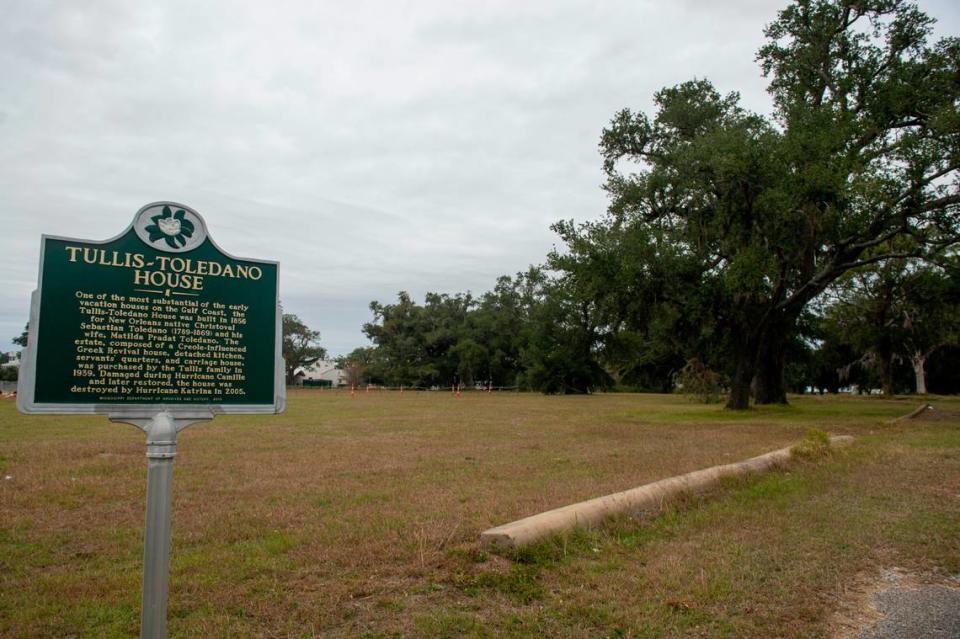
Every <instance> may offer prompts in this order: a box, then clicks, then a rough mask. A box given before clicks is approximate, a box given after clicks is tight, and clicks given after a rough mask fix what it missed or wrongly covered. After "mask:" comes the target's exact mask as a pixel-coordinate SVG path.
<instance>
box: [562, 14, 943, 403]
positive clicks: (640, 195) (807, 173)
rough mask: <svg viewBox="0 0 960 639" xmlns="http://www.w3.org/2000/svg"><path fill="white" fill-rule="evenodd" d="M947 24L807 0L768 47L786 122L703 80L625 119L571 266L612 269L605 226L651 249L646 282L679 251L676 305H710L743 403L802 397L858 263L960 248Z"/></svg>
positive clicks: (607, 152) (605, 148)
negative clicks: (807, 323)
mask: <svg viewBox="0 0 960 639" xmlns="http://www.w3.org/2000/svg"><path fill="white" fill-rule="evenodd" d="M931 25H932V20H931V19H930V18H929V17H927V16H926V15H924V14H923V13H922V12H920V11H919V10H918V9H917V8H916V6H915V5H913V4H910V3H908V2H904V1H902V0H863V1H836V0H833V1H827V0H810V1H806V0H801V1H798V2H796V3H794V4H792V5H790V6H788V7H787V8H786V9H784V10H782V11H781V12H780V13H779V15H778V18H777V19H776V20H775V21H774V22H773V23H772V24H770V25H769V26H768V27H767V29H766V36H767V38H768V43H767V44H766V45H765V46H763V47H762V48H761V49H760V51H759V53H758V61H759V63H760V65H761V67H762V69H763V72H764V74H765V75H766V76H767V77H768V78H769V79H770V85H769V91H770V94H771V96H772V98H773V105H774V110H773V114H772V116H770V117H766V116H761V115H758V114H753V113H749V112H747V111H745V110H744V109H743V108H742V107H741V106H740V105H739V98H738V96H737V95H736V94H730V95H727V96H723V95H721V94H720V93H719V92H718V91H717V90H716V89H714V87H713V86H712V85H711V84H710V83H709V82H707V81H704V80H696V81H692V82H687V83H684V84H681V85H679V86H676V87H673V88H668V89H664V90H662V91H660V92H659V93H658V94H657V95H656V97H655V102H656V105H657V112H656V114H655V115H654V116H653V117H652V118H651V117H648V116H647V115H646V114H644V113H642V112H632V111H630V110H624V111H622V112H620V113H618V114H617V115H616V116H615V117H614V119H613V121H612V123H611V124H610V126H609V127H608V128H607V129H606V130H605V131H604V132H603V137H602V140H601V150H602V153H603V155H604V160H605V163H604V167H605V170H606V173H607V176H608V179H607V183H606V189H607V190H608V191H609V194H610V197H611V204H610V208H609V215H608V218H607V219H606V220H604V221H603V222H601V223H600V224H594V225H585V226H579V227H576V226H574V225H572V224H565V225H560V227H559V230H560V232H561V236H562V237H563V238H564V239H565V240H566V241H567V244H568V246H569V247H570V248H571V251H570V253H569V255H568V256H567V258H566V263H565V264H564V263H560V264H558V266H559V267H560V268H562V269H567V273H568V275H572V276H574V277H576V276H577V274H580V275H583V274H584V273H589V272H594V273H595V272H596V268H601V267H602V268H607V269H608V270H609V269H610V265H609V264H606V263H604V262H603V261H602V260H601V261H599V262H598V261H597V260H596V259H595V258H596V256H597V255H599V254H602V253H603V250H602V249H603V247H599V248H598V247H597V246H596V245H594V244H591V238H593V237H596V236H597V235H598V228H599V227H603V228H605V229H606V230H607V231H608V232H610V233H614V234H616V233H622V234H624V237H627V236H629V237H630V238H632V239H631V241H634V242H639V243H640V244H642V245H643V246H644V247H645V249H644V251H642V252H641V253H645V254H646V255H647V256H648V260H649V262H648V264H647V265H646V267H644V265H642V264H641V265H637V264H633V265H631V267H630V269H629V271H630V272H633V273H636V274H637V277H643V276H644V275H643V274H644V273H645V272H652V271H655V270H656V262H657V261H658V259H659V257H660V255H661V254H663V255H669V258H670V260H671V261H672V262H673V263H676V264H679V265H681V268H680V270H679V271H678V272H681V273H682V274H683V275H682V279H683V281H687V282H692V283H693V286H690V287H688V289H689V290H690V294H689V295H688V296H687V299H686V301H684V300H683V299H679V300H678V299H674V298H672V299H671V300H670V302H671V304H674V305H678V307H679V308H683V307H684V305H685V304H686V305H687V306H689V308H691V309H695V314H696V316H698V317H702V318H704V326H705V327H706V329H707V330H708V332H709V333H710V335H711V336H712V338H713V339H715V341H716V345H717V349H718V350H721V351H723V352H724V353H726V354H727V356H726V358H725V361H726V362H727V366H728V371H729V373H730V376H731V394H730V399H729V402H728V407H729V408H733V409H743V408H746V407H747V406H748V403H749V397H750V390H751V385H752V386H753V389H754V392H755V399H756V401H757V402H758V403H775V402H785V401H786V393H785V387H784V378H783V370H784V353H785V347H786V345H787V344H788V343H789V340H790V339H791V337H792V336H793V334H794V332H795V331H796V327H797V321H798V319H799V318H800V317H801V315H802V313H803V311H804V309H805V307H806V306H807V305H808V303H809V302H810V301H811V300H813V299H814V298H816V297H817V296H818V295H820V294H821V293H822V292H823V291H824V289H825V288H826V287H827V286H829V285H830V284H831V283H833V282H834V281H835V280H837V278H839V277H841V276H842V275H843V274H844V273H846V272H848V271H850V270H851V269H857V268H860V267H862V266H865V265H869V264H872V263H877V262H882V261H884V260H887V259H891V258H904V257H920V258H929V257H931V256H932V255H934V254H937V253H940V252H942V251H944V250H945V249H947V248H948V247H950V246H951V245H953V244H954V243H956V242H957V240H958V227H960V213H958V211H960V209H958V207H960V185H958V167H960V115H958V103H960V41H958V39H957V38H947V39H944V40H941V41H940V42H937V43H935V44H930V43H928V38H929V35H930V32H931ZM894 240H895V241H894ZM605 241H607V242H608V244H609V238H607V240H605ZM885 247H896V248H891V249H889V250H887V249H886V248H885ZM634 253H637V252H636V251H634ZM595 267H596V268H595ZM623 272H624V271H623V267H622V265H618V266H616V268H614V269H613V270H612V271H610V279H609V281H608V285H607V287H606V288H605V289H603V290H597V291H596V295H597V298H598V300H599V302H598V304H600V305H604V304H605V302H604V301H603V300H604V298H610V297H616V296H617V293H616V289H617V288H618V287H619V286H621V285H622V284H624V282H623V281H622V280H618V278H619V277H620V276H621V275H623ZM671 281H675V278H674V279H671V278H669V277H668V278H667V280H666V284H668V285H669V284H670V282H671ZM639 288H641V289H642V288H643V287H642V286H639ZM665 290H669V286H666V287H665ZM648 292H649V291H648ZM705 305H706V306H705ZM606 306H608V307H610V308H615V307H616V306H617V304H616V303H606ZM705 309H709V311H710V312H709V313H706V312H705ZM623 310H624V312H625V313H631V312H633V313H641V312H642V313H647V314H649V311H646V310H644V311H640V310H638V309H630V308H625V309H623ZM675 315H676V314H675ZM685 315H687V314H686V313H684V312H680V313H679V317H681V318H682V317H684V316H685ZM609 319H610V327H611V328H612V329H615V328H616V327H617V326H619V325H623V324H630V322H631V321H632V320H634V319H635V318H631V317H629V316H626V317H625V316H623V315H621V316H620V317H615V316H614V315H613V314H612V315H611V317H610V318H609ZM634 323H642V322H640V321H635V322H634ZM688 330H689V327H688ZM669 332H670V331H669V327H665V328H664V330H663V331H662V333H663V334H668V333H669ZM701 337H702V336H701ZM696 341H697V336H695V335H694V336H691V339H690V343H696Z"/></svg>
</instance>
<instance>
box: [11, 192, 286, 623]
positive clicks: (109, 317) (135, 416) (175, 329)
mask: <svg viewBox="0 0 960 639" xmlns="http://www.w3.org/2000/svg"><path fill="white" fill-rule="evenodd" d="M39 282H40V283H39V286H38V288H37V290H36V291H34V293H33V297H32V301H31V309H30V328H29V334H28V346H27V348H26V349H25V351H24V354H23V364H22V366H21V370H20V379H19V382H18V386H17V408H19V409H20V411H22V412H24V413H31V414H32V413H53V414H90V413H93V414H100V415H105V416H108V417H109V418H110V420H111V421H113V422H122V423H127V424H132V425H134V426H136V427H138V428H140V429H141V430H143V431H144V432H145V433H146V436H147V504H146V522H145V530H144V550H143V599H142V601H143V610H142V614H141V628H140V637H141V638H149V639H162V638H163V637H165V636H166V624H167V595H168V572H169V564H170V510H171V496H172V485H173V459H174V456H175V455H176V451H177V433H178V432H179V431H181V430H183V429H184V428H186V427H187V426H189V425H190V424H193V423H196V422H202V421H209V420H211V419H213V417H214V415H217V414H276V413H280V412H282V411H283V409H284V407H285V404H286V385H285V378H284V366H283V359H282V356H281V344H282V341H281V327H282V315H281V309H280V304H279V265H278V264H277V263H276V262H270V261H265V260H253V259H249V258H238V257H234V256H232V255H229V254H228V253H225V252H224V251H223V250H221V249H220V248H219V247H218V246H217V245H216V244H215V243H214V242H213V239H212V238H211V237H210V236H209V233H208V232H207V227H206V223H205V222H204V221H203V218H201V217H200V214H199V213H197V212H196V211H194V210H193V209H191V208H189V207H187V206H184V205H182V204H177V203H175V202H155V203H153V204H148V205H147V206H145V207H143V208H142V209H140V211H138V212H137V214H136V216H135V217H134V220H133V222H132V223H131V224H130V226H129V227H127V229H126V230H125V231H124V232H123V233H121V234H120V235H118V236H116V237H114V238H112V239H110V240H106V241H103V242H95V241H90V240H76V239H72V238H65V237H54V236H44V237H43V241H42V244H41V255H40V276H39Z"/></svg>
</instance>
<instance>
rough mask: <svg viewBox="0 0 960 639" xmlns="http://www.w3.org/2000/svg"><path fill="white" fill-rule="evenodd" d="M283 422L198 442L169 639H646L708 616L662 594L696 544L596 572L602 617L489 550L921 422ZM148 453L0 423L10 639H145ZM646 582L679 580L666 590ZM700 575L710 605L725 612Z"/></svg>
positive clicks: (179, 491) (321, 412)
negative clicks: (612, 500) (547, 638)
mask: <svg viewBox="0 0 960 639" xmlns="http://www.w3.org/2000/svg"><path fill="white" fill-rule="evenodd" d="M289 399H290V401H289V410H288V411H287V413H285V414H284V415H281V416H278V417H271V418H263V417H218V418H217V419H216V420H214V422H212V423H210V424H205V425H198V426H193V427H191V428H189V429H187V430H186V431H184V432H183V433H182V434H181V436H180V442H179V450H178V456H177V461H176V463H175V472H174V475H175V477H174V507H173V559H172V565H171V579H170V589H171V596H170V605H169V609H170V622H169V625H170V631H171V635H172V636H184V637H194V636H200V635H209V636H224V637H227V636H229V637H237V636H256V637H288V636H289V637H299V636H314V635H319V634H324V635H331V636H358V635H363V634H364V633H366V634H368V635H369V636H395V635H396V636H401V635H411V636H437V635H449V636H460V635H471V636H474V635H475V636H496V635H504V634H516V635H518V636H538V635H540V634H550V635H567V636H582V635H580V634H578V633H579V632H580V630H587V631H588V634H597V633H599V634H603V633H604V629H605V628H608V629H612V630H615V629H620V630H618V631H619V632H622V633H623V634H621V635H619V636H634V635H636V636H645V635H643V633H642V632H640V630H639V629H640V628H642V627H643V624H644V621H643V620H644V618H645V617H644V615H643V614H639V615H638V611H644V610H647V609H648V608H649V607H650V606H651V605H653V606H654V607H655V608H656V610H658V611H659V612H658V613H657V615H654V617H656V618H659V616H658V615H660V612H662V610H660V609H661V608H662V607H663V606H662V605H661V604H662V602H663V601H668V600H670V601H676V602H679V603H677V605H676V606H671V605H667V606H666V608H667V609H669V610H670V611H671V612H669V614H668V617H669V615H681V616H683V615H686V616H689V615H696V614H698V613H697V611H698V610H700V609H701V607H702V603H698V602H697V601H696V599H697V598H696V597H693V596H692V595H691V594H690V592H689V591H683V590H682V589H680V588H679V587H678V584H677V583H673V582H671V581H670V578H669V577H665V576H668V575H671V574H673V575H677V576H678V578H679V576H680V575H686V574H687V572H685V571H684V570H680V569H679V568H678V566H679V565H680V564H684V563H687V562H690V561H694V562H696V561H698V559H697V558H698V552H699V550H698V546H696V545H694V546H689V545H685V544H689V543H692V542H690V541H689V540H686V541H685V540H684V539H682V538H677V539H674V541H673V542H671V543H672V544H673V545H672V546H671V547H670V548H669V551H668V552H662V553H661V554H659V555H657V556H655V557H651V556H647V555H643V557H642V558H638V557H637V556H635V555H630V554H629V553H627V555H624V556H620V555H614V554H610V555H609V556H608V557H607V559H608V561H607V563H603V565H601V566H599V567H598V566H597V565H594V564H590V566H592V567H590V566H588V567H587V568H585V570H587V571H588V573H589V572H590V571H596V575H597V576H598V579H587V580H586V582H587V583H591V584H593V585H589V586H584V587H587V588H594V589H595V593H601V594H602V597H601V598H599V599H598V598H597V597H593V596H590V595H589V594H584V592H583V591H582V589H581V590H578V585H577V583H575V582H576V580H580V581H581V583H582V582H583V581H584V575H583V574H580V573H578V572H577V571H578V570H580V569H576V570H575V569H574V566H576V565H577V564H576V562H574V563H566V562H564V561H559V562H558V561H556V560H554V559H550V560H549V561H547V562H546V563H544V562H542V561H539V560H537V559H536V558H534V560H533V561H527V562H526V563H523V562H520V563H515V562H513V561H512V560H511V559H509V558H508V559H502V558H497V557H488V556H486V555H485V554H484V553H483V552H482V551H481V549H480V547H479V545H478V543H477V535H478V534H479V532H480V531H481V530H483V529H485V528H487V527H490V526H494V525H497V524H500V523H504V522H506V521H510V520H513V519H517V518H519V517H523V516H526V515H530V514H533V513H535V512H539V511H542V510H545V509H549V508H554V507H557V506H561V505H564V504H567V503H571V502H574V501H578V500H581V499H585V498H589V497H594V496H597V495H602V494H606V493H609V492H613V491H617V490H623V489H625V488H629V487H632V486H636V485H639V484H642V483H645V482H648V481H653V480H656V479H660V478H663V477H666V476H669V475H674V474H678V473H684V472H688V471H691V470H695V469H698V468H703V467H706V466H710V465H714V464H717V463H727V462H730V461H734V460H739V459H743V458H746V457H750V456H753V455H757V454H760V453H762V452H766V451H768V450H772V449H775V448H780V447H783V446H786V445H788V444H789V443H791V442H793V441H795V440H796V439H798V438H799V437H800V436H801V435H802V434H803V433H804V432H805V431H806V430H807V429H808V428H809V427H810V426H812V425H816V426H818V427H820V428H823V429H824V430H828V431H830V432H831V434H841V433H853V434H867V433H870V432H871V431H875V430H877V429H882V428H889V427H884V426H882V421H883V420H886V419H889V418H891V417H894V416H897V415H899V414H903V413H905V412H908V410H909V408H912V404H911V403H909V402H896V401H881V400H876V399H870V400H855V399H848V400H846V401H842V400H837V399H833V400H823V399H819V398H811V399H804V400H798V401H796V402H795V406H794V407H791V408H775V409H768V410H762V411H752V412H751V413H749V414H747V415H737V414H733V413H729V412H724V411H723V410H722V409H721V408H719V407H716V406H701V405H692V404H689V403H687V402H685V401H684V400H682V399H680V398H675V397H670V396H639V395H602V396H591V397H552V398H551V397H541V396H535V395H524V394H521V395H518V394H509V393H503V394H497V393H494V394H489V395H488V394H482V393H477V394H465V395H464V396H463V397H462V398H459V399H457V398H453V397H451V396H450V395H449V394H447V393H409V392H408V393H404V394H403V395H399V394H396V393H389V394H388V393H382V394H381V393H371V394H360V395H359V396H358V397H357V398H355V399H351V397H350V396H349V394H348V393H336V392H329V391H326V392H319V391H305V392H302V393H291V396H290V398H289ZM143 453H144V448H143V437H142V434H140V433H139V432H138V431H136V430H135V429H132V428H130V427H125V426H121V425H112V424H108V423H106V420H105V419H103V418H81V417H70V418H59V417H32V418H28V417H23V416H20V415H18V414H16V413H15V412H14V410H13V406H12V403H11V402H4V403H3V404H0V477H2V476H7V475H9V476H11V479H6V480H4V479H0V635H3V636H11V637H14V636H66V635H68V634H75V635H76V636H90V637H95V636H96V637H101V636H129V635H130V634H131V633H135V632H136V629H137V626H138V614H139V578H140V569H141V560H142V558H141V552H142V546H141V544H142V538H141V534H142V530H141V529H142V525H143V499H144V488H145V459H144V457H143ZM668 514H669V513H668ZM622 525H623V526H627V527H628V528H626V529H625V528H622V527H621V528H617V527H616V526H614V527H613V528H612V529H611V531H606V532H602V533H593V534H594V535H601V536H600V537H599V538H596V537H590V538H589V539H588V540H587V541H584V539H583V538H579V539H572V540H571V541H570V544H571V547H570V557H572V558H574V559H575V558H577V557H585V559H584V561H586V560H590V559H594V558H593V557H591V555H592V554H594V553H593V545H596V544H600V545H603V544H606V543H608V542H610V540H611V539H614V538H617V537H616V536H617V535H619V536H620V537H623V535H624V534H626V533H625V532H624V531H625V530H633V529H634V528H636V524H635V523H630V522H623V523H622ZM630 527H632V528H630ZM718 530H720V531H725V532H718V533H717V534H727V535H728V537H729V529H727V528H724V527H720V528H718ZM630 534H634V533H633V532H631V533H630ZM604 535H605V536H604ZM611 535H613V537H611ZM641 537H642V535H641ZM691 538H695V537H691ZM598 539H599V541H598ZM713 539H714V542H715V543H717V544H719V546H718V548H722V547H724V546H726V547H727V549H728V550H729V549H730V548H731V547H734V548H735V547H742V548H747V547H748V546H749V544H752V543H758V542H757V538H756V534H755V533H752V532H751V531H750V529H749V528H748V529H746V530H744V531H742V532H741V533H738V534H737V535H736V536H735V538H728V539H725V540H721V539H719V538H716V537H714V538H713ZM760 539H761V540H765V541H764V543H770V541H769V539H768V537H761V538H760ZM721 541H722V542H723V543H721ZM563 543H564V544H566V541H564V542H563ZM657 543H659V542H657ZM584 544H586V545H584ZM638 544H639V545H638ZM645 544H646V542H645V541H644V542H643V543H640V542H637V544H634V546H633V547H634V549H636V548H640V547H641V546H642V547H646V546H645ZM731 545H732V546H731ZM617 547H619V546H617ZM625 552H626V551H625ZM563 555H564V556H566V547H565V546H564V552H563ZM521 559H522V558H521ZM637 561H640V562H641V564H640V566H642V567H643V568H642V569H639V567H638V565H637V564H636V562H637ZM601 563H602V562H601ZM607 564H609V565H607ZM704 570H709V568H704ZM571 571H573V572H571ZM590 574H593V573H590ZM651 574H660V575H664V577H661V578H658V579H659V583H658V582H657V581H658V580H656V579H655V580H654V581H653V582H651V581H648V580H650V579H651V577H650V575H651ZM700 574H702V575H703V579H704V583H703V584H702V586H696V588H697V589H699V590H697V592H700V591H701V590H703V589H706V590H709V588H708V583H707V576H706V573H705V572H704V573H700ZM664 579H666V580H667V581H666V582H663V580H664ZM671 583H673V585H672V586H671V585H670V584H671ZM731 583H732V585H728V586H727V587H729V588H731V589H734V590H735V589H736V588H737V586H736V580H734V581H733V582H731ZM603 584H610V586H607V585H603ZM610 588H612V590H611V589H610ZM558 593H559V594H558ZM701 594H702V593H701ZM721 595H722V593H721ZM718 596H719V595H718ZM557 597H560V598H561V599H564V598H566V601H567V603H566V604H561V603H557V601H556V598H557ZM733 599H736V600H737V601H739V598H738V597H733ZM688 602H689V605H690V606H691V608H689V609H687V608H686V606H687V603H688ZM581 608H582V610H581ZM608 608H609V610H608ZM721 609H722V610H725V611H726V614H729V610H727V608H725V607H724V606H720V607H718V608H717V611H719V610H721ZM578 611H579V612H578ZM624 611H633V612H632V613H630V614H627V613H626V612H624ZM710 614H714V612H713V611H712V612H711V613H710ZM660 616H662V615H660ZM661 627H662V626H661ZM731 627H735V624H734V626H731ZM787 627H789V624H788V626H787ZM565 629H569V632H568V630H565ZM785 634H786V635H788V636H803V634H802V633H792V632H787V633H785ZM649 636H669V635H659V634H656V633H653V634H650V635H649ZM703 636H713V635H709V634H707V635H703Z"/></svg>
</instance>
